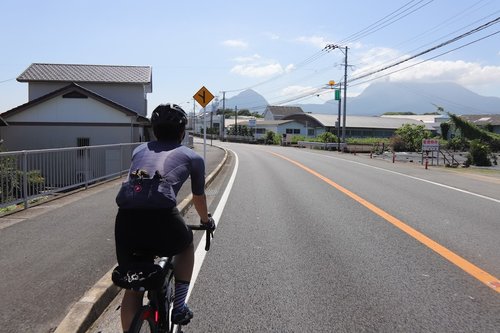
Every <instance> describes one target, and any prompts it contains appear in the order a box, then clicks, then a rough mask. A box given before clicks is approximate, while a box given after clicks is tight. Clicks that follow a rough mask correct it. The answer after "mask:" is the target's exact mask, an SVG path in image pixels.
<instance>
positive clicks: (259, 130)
mask: <svg viewBox="0 0 500 333" xmlns="http://www.w3.org/2000/svg"><path fill="white" fill-rule="evenodd" d="M255 134H266V129H265V128H256V129H255Z"/></svg>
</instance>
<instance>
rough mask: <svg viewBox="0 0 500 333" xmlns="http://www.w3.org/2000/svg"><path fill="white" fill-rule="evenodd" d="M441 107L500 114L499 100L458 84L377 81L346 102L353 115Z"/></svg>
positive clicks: (332, 105) (320, 108)
mask: <svg viewBox="0 0 500 333" xmlns="http://www.w3.org/2000/svg"><path fill="white" fill-rule="evenodd" d="M297 106H300V107H301V108H302V110H304V112H312V113H335V112H337V111H338V102H337V101H334V100H332V101H328V102H326V103H324V104H301V105H297ZM438 106H439V107H442V108H443V109H444V110H445V111H447V112H451V113H455V114H470V115H472V114H500V98H498V97H485V96H481V95H478V94H476V93H474V92H472V91H470V90H468V89H466V88H464V87H462V86H460V85H458V84H456V83H444V82H437V83H415V82H377V83H372V84H371V85H370V86H368V87H367V88H366V89H365V90H364V91H363V92H362V93H361V94H360V95H358V96H357V97H352V98H348V100H347V112H348V114H351V115H367V116H368V115H370V116H377V115H381V114H383V113H385V112H413V113H415V114H423V113H428V112H435V111H436V110H437V107H438Z"/></svg>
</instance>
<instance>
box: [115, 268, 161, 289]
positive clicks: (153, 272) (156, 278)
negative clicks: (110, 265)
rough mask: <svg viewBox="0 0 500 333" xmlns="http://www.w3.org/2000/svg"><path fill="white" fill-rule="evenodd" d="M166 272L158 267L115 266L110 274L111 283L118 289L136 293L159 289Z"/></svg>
mask: <svg viewBox="0 0 500 333" xmlns="http://www.w3.org/2000/svg"><path fill="white" fill-rule="evenodd" d="M165 274H166V271H165V270H164V269H163V268H162V267H161V266H159V265H156V264H151V263H136V264H131V265H127V266H116V267H115V269H114V270H113V273H112V274H111V279H112V280H113V283H114V284H115V285H117V286H118V287H121V288H125V289H132V290H136V291H144V290H155V289H160V288H161V286H162V285H163V281H164V280H165Z"/></svg>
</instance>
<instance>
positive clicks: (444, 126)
mask: <svg viewBox="0 0 500 333" xmlns="http://www.w3.org/2000/svg"><path fill="white" fill-rule="evenodd" d="M439 126H440V127H441V135H442V136H443V139H445V140H448V133H449V132H450V123H448V122H446V123H441V124H440V125H439Z"/></svg>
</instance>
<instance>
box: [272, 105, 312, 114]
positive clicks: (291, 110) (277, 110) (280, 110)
mask: <svg viewBox="0 0 500 333" xmlns="http://www.w3.org/2000/svg"><path fill="white" fill-rule="evenodd" d="M267 110H269V112H271V113H272V114H273V115H275V116H276V115H282V116H288V115H291V114H297V113H304V111H302V108H300V107H298V106H275V105H268V106H267Z"/></svg>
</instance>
